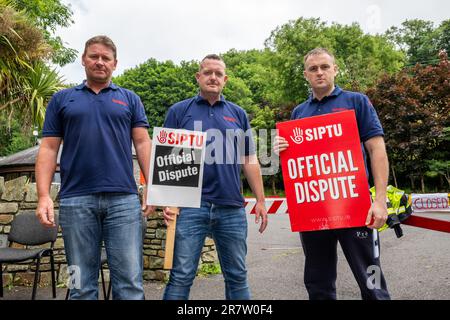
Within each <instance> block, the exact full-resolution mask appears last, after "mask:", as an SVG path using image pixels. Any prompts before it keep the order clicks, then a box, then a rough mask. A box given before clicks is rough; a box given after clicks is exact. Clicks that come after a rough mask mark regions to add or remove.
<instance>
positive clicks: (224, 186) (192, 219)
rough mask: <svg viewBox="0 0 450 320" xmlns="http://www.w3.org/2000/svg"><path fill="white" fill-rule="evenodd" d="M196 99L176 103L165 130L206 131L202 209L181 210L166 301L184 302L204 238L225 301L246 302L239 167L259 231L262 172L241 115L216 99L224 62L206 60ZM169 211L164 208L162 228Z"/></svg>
mask: <svg viewBox="0 0 450 320" xmlns="http://www.w3.org/2000/svg"><path fill="white" fill-rule="evenodd" d="M196 78H197V83H198V84H199V86H200V93H199V95H197V96H195V97H193V98H191V99H188V100H184V101H181V102H178V103H176V104H175V105H173V106H172V107H171V108H170V109H169V111H168V113H167V115H166V120H165V123H164V126H165V127H167V128H176V129H178V128H182V129H188V130H196V131H205V132H207V139H208V140H207V148H206V159H205V165H204V173H203V187H202V202H201V208H199V209H192V208H181V209H180V217H179V218H178V221H177V229H176V235H175V239H176V240H175V248H174V260H173V268H172V270H171V273H170V279H169V283H168V284H167V286H166V289H165V292H164V299H166V300H187V299H188V298H189V292H190V288H191V286H192V283H193V281H194V278H195V275H196V272H197V268H198V262H199V258H200V254H201V251H202V248H203V245H204V242H205V238H206V236H207V235H211V236H212V238H213V239H214V242H215V244H216V248H217V253H218V256H219V261H220V265H221V268H222V272H223V275H224V278H225V296H226V299H232V300H246V299H250V291H249V288H248V282H247V270H246V266H245V258H246V255H247V243H246V240H247V218H246V214H245V210H244V207H243V206H244V198H243V197H242V194H241V193H240V185H241V183H240V181H241V176H240V173H241V167H242V169H243V172H244V175H245V176H246V178H247V181H248V183H249V185H250V187H251V189H252V191H253V193H254V194H255V196H256V199H257V205H256V223H259V220H260V219H262V221H261V226H260V228H259V232H260V233H262V232H263V231H264V229H265V228H266V226H267V211H266V208H265V198H264V187H263V183H262V177H261V169H260V166H259V163H258V159H257V157H256V154H255V149H254V146H253V141H252V137H251V131H250V125H249V122H248V119H247V115H246V113H245V111H244V110H243V109H242V108H240V107H239V106H237V105H235V104H233V103H231V102H229V101H227V100H225V98H224V97H223V96H222V95H221V93H222V89H223V87H224V85H225V83H226V82H227V75H226V73H225V63H224V62H223V60H222V59H221V58H220V57H219V56H217V55H208V56H206V57H205V58H204V59H203V60H202V61H201V63H200V70H199V71H198V72H197V74H196ZM172 215H173V212H171V211H170V210H169V208H165V209H164V219H165V220H166V223H168V220H172V219H173V218H172Z"/></svg>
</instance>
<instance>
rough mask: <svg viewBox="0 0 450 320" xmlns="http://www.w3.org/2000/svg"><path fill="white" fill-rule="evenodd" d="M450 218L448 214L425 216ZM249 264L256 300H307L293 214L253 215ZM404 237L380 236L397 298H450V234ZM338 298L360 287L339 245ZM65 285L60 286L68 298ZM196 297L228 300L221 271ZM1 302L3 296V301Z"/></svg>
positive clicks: (22, 295)
mask: <svg viewBox="0 0 450 320" xmlns="http://www.w3.org/2000/svg"><path fill="white" fill-rule="evenodd" d="M426 216H429V217H432V216H434V217H436V218H438V219H443V220H447V221H448V220H450V215H449V214H433V215H430V214H429V215H426ZM248 219H249V220H248V221H249V235H248V256H247V267H248V272H249V283H250V289H251V292H252V298H253V299H255V300H306V299H308V295H307V293H306V289H305V286H304V284H303V268H304V256H303V252H302V248H301V246H300V239H299V235H298V233H292V232H291V231H290V225H289V217H288V215H284V214H277V215H270V216H269V219H270V220H269V226H268V228H267V230H266V232H265V233H264V234H262V235H261V234H259V233H258V226H257V225H255V223H254V217H253V216H249V218H248ZM402 228H403V232H404V236H403V237H402V238H400V239H397V238H396V237H395V234H394V232H393V231H392V230H386V231H384V232H382V233H381V234H380V239H381V262H382V268H383V271H384V273H385V277H386V281H387V284H388V288H389V290H390V294H391V297H392V299H394V300H449V299H450V234H448V233H442V232H436V231H431V230H426V229H420V228H416V227H410V226H402ZM338 251H339V262H338V279H337V283H336V286H337V296H338V299H346V300H355V299H360V293H359V288H358V286H357V284H356V281H355V280H354V278H353V275H352V274H351V271H350V268H349V267H348V265H347V262H346V260H345V257H344V255H343V253H342V251H341V249H340V247H339V249H338ZM163 291H164V284H162V283H158V282H146V284H145V292H146V299H147V300H160V299H161V298H162V295H163ZM65 292H66V291H65V289H58V299H64V296H65ZM30 295H31V288H14V289H13V290H10V291H9V290H5V298H4V299H5V300H11V299H29V298H30ZM49 297H51V294H50V289H49V288H40V289H39V290H38V299H49ZM190 298H191V299H193V300H221V299H223V298H224V283H223V277H222V275H214V276H209V277H197V278H196V280H195V281H194V285H193V287H192V289H191V296H190ZM0 300H1V299H0Z"/></svg>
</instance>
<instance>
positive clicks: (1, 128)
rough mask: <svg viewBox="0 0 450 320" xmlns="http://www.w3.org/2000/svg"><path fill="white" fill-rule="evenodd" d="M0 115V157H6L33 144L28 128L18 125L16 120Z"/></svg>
mask: <svg viewBox="0 0 450 320" xmlns="http://www.w3.org/2000/svg"><path fill="white" fill-rule="evenodd" d="M8 122H9V120H8V119H6V118H5V117H2V116H0V157H6V156H9V155H11V154H14V153H17V152H19V151H22V150H25V149H28V148H30V147H32V146H33V145H34V144H35V141H34V137H33V136H32V132H31V130H30V129H27V128H23V127H21V126H20V124H19V123H18V121H16V120H12V123H10V125H9V124H8Z"/></svg>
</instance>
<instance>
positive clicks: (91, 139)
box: [42, 82, 149, 198]
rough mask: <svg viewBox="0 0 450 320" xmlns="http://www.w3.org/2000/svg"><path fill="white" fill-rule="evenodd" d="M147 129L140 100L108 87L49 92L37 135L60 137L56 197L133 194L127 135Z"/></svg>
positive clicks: (113, 87) (129, 139) (129, 143)
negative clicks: (58, 193)
mask: <svg viewBox="0 0 450 320" xmlns="http://www.w3.org/2000/svg"><path fill="white" fill-rule="evenodd" d="M135 127H145V128H148V127H149V125H148V122H147V117H146V115H145V111H144V107H143V105H142V102H141V100H140V98H139V97H138V96H137V95H136V94H135V93H133V92H131V91H129V90H126V89H123V88H120V87H118V86H116V85H115V84H113V83H110V85H109V86H108V87H107V88H105V89H103V90H102V91H101V92H99V94H96V93H95V92H93V91H92V90H91V89H89V88H88V87H87V86H86V85H85V82H83V83H82V84H80V85H78V86H76V87H73V88H69V89H65V90H62V91H59V92H57V93H55V94H54V95H53V97H52V99H51V101H50V103H49V105H48V107H47V111H46V115H45V122H44V128H43V132H42V136H43V137H60V138H62V139H63V150H62V154H61V159H60V169H61V171H60V173H61V191H60V198H69V197H74V196H81V195H88V194H92V193H99V192H123V193H137V188H136V183H135V180H134V176H133V158H132V136H131V131H132V129H133V128H135Z"/></svg>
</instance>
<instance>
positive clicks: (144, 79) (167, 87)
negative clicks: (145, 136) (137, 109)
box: [113, 59, 198, 130]
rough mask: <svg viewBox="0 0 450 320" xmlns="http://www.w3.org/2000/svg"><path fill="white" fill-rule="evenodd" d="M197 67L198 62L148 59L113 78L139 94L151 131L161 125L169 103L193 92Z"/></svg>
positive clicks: (188, 96) (195, 85)
mask: <svg viewBox="0 0 450 320" xmlns="http://www.w3.org/2000/svg"><path fill="white" fill-rule="evenodd" d="M197 70H198V64H197V63H196V62H193V61H191V62H183V63H181V65H180V66H176V65H175V64H174V63H173V62H172V61H166V62H158V61H156V60H155V59H149V60H147V61H146V62H145V63H143V64H140V65H139V66H137V67H136V68H133V69H129V70H127V71H125V72H124V73H123V74H122V75H120V76H118V77H116V78H114V80H113V81H114V82H115V83H117V84H118V85H120V86H123V87H124V88H127V89H130V90H133V91H134V92H135V93H137V94H138V95H139V96H140V97H141V100H142V103H143V104H144V107H145V111H146V114H147V117H148V121H149V124H150V130H151V129H152V128H153V127H160V126H162V124H163V123H164V119H165V115H166V112H167V109H168V108H169V107H170V106H171V105H172V104H174V103H176V102H178V101H181V100H185V99H188V98H190V97H192V96H194V95H195V94H196V93H197V91H198V89H197V83H196V80H195V73H196V72H197Z"/></svg>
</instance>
